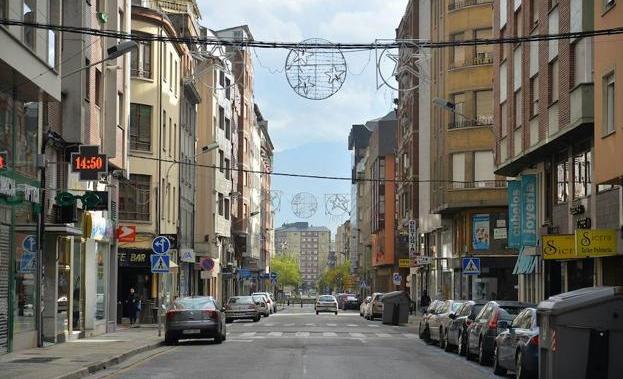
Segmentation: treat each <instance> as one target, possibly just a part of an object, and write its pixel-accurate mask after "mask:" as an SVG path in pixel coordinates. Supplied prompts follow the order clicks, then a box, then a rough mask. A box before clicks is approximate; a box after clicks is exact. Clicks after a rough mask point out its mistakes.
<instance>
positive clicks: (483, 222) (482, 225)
mask: <svg viewBox="0 0 623 379" xmlns="http://www.w3.org/2000/svg"><path fill="white" fill-rule="evenodd" d="M489 230H490V229H489V215H488V214H477V215H474V216H472V246H473V247H474V250H489Z"/></svg>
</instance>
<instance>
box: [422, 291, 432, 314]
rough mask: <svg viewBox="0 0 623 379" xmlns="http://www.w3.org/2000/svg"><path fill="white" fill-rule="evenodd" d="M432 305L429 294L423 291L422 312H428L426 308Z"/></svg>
mask: <svg viewBox="0 0 623 379" xmlns="http://www.w3.org/2000/svg"><path fill="white" fill-rule="evenodd" d="M429 305H430V296H428V292H427V291H426V290H424V291H422V296H421V297H420V308H422V312H424V311H426V308H428V306H429Z"/></svg>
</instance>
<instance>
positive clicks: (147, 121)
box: [130, 103, 152, 151]
mask: <svg viewBox="0 0 623 379" xmlns="http://www.w3.org/2000/svg"><path fill="white" fill-rule="evenodd" d="M151 111H152V107H151V105H144V104H136V103H132V104H130V149H131V150H142V151H150V150H151Z"/></svg>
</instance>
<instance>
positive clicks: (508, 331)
mask: <svg viewBox="0 0 623 379" xmlns="http://www.w3.org/2000/svg"><path fill="white" fill-rule="evenodd" d="M498 329H499V330H500V334H499V335H498V336H497V338H496V339H495V347H494V351H493V373H494V374H496V375H505V374H506V371H507V370H511V371H515V376H516V378H517V379H524V378H536V377H537V375H538V374H537V373H538V365H539V327H538V326H537V324H536V309H534V308H526V309H524V310H523V311H521V313H519V314H518V315H517V317H515V319H514V320H513V322H512V324H509V323H508V322H506V321H499V322H498Z"/></svg>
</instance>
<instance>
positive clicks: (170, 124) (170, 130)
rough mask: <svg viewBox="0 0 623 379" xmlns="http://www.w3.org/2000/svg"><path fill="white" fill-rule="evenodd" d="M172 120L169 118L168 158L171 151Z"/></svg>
mask: <svg viewBox="0 0 623 379" xmlns="http://www.w3.org/2000/svg"><path fill="white" fill-rule="evenodd" d="M172 144H173V120H172V119H171V117H169V156H171V151H172V150H173V146H172Z"/></svg>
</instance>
